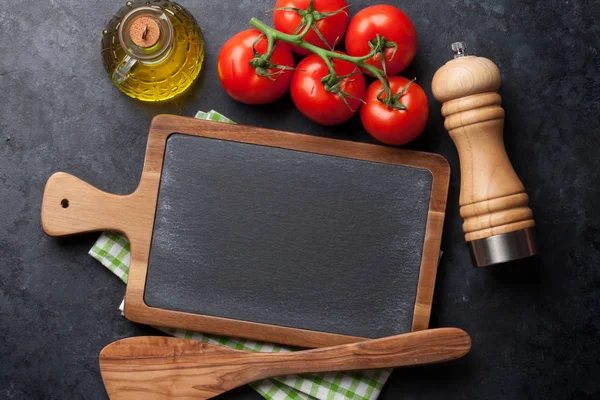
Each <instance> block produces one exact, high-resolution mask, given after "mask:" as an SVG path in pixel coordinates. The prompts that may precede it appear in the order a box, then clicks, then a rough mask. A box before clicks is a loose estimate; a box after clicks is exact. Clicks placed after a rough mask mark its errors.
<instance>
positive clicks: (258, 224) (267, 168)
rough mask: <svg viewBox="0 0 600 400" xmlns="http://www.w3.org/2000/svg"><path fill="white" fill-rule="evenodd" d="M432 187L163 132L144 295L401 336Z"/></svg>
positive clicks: (424, 175) (420, 174) (375, 167)
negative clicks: (162, 158)
mask: <svg viewBox="0 0 600 400" xmlns="http://www.w3.org/2000/svg"><path fill="white" fill-rule="evenodd" d="M432 184H433V176H432V175H431V173H430V172H429V171H427V170H425V169H421V168H408V167H404V166H397V165H389V164H383V163H375V162H369V161H362V160H354V159H350V158H343V157H332V156H325V155H321V154H313V153H306V152H301V151H293V150H287V149H278V148H273V147H266V146H256V145H250V144H245V143H235V142H230V141H224V140H215V139H207V138H199V137H195V136H188V135H172V136H171V137H169V139H168V141H167V147H166V151H165V161H164V164H163V173H162V179H161V182H160V192H159V196H158V206H157V210H156V219H155V224H154V232H153V235H152V248H151V249H150V261H149V264H148V275H147V277H146V290H145V294H144V301H145V302H146V304H148V305H149V306H151V307H157V308H164V309H167V310H174V311H184V312H190V313H195V314H201V315H210V316H215V317H223V318H229V319H236V320H242V321H251V322H259V323H263V324H269V325H278V326H285V327H291V328H298V329H308V330H313V331H319V332H329V333H338V334H341V335H351V336H360V337H368V338H379V337H384V336H392V335H398V334H400V333H406V332H410V330H411V327H412V321H413V313H414V309H415V296H416V293H417V284H418V282H419V271H420V265H421V255H422V253H423V241H424V240H425V227H426V225H427V216H428V212H429V200H430V198H431V191H432ZM401 187H403V188H406V190H398V188H401Z"/></svg>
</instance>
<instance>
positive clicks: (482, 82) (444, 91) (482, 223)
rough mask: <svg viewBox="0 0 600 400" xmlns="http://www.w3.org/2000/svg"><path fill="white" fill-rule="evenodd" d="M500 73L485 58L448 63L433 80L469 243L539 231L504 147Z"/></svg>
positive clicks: (466, 58)
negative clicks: (454, 158) (455, 157)
mask: <svg viewBox="0 0 600 400" xmlns="http://www.w3.org/2000/svg"><path fill="white" fill-rule="evenodd" d="M500 85H501V79H500V71H499V70H498V67H497V66H496V65H495V64H494V63H493V62H492V61H490V60H488V59H486V58H483V57H473V56H469V57H463V58H457V59H454V60H452V61H449V62H448V63H447V64H446V65H445V66H443V67H442V68H440V69H439V70H438V72H437V73H436V74H435V76H434V78H433V84H432V89H433V94H434V95H435V97H436V98H437V99H438V100H439V101H441V102H443V103H444V104H443V106H442V115H443V116H444V117H445V118H446V121H445V124H444V126H445V127H446V129H447V130H448V132H449V133H450V136H451V137H452V140H453V141H454V143H455V144H456V147H457V149H458V152H459V156H460V169H461V190H460V205H461V215H462V217H463V218H464V224H463V230H464V232H465V238H466V240H467V241H472V240H478V239H484V238H487V237H490V236H494V235H500V234H504V233H509V232H514V231H518V230H521V229H525V228H530V227H533V226H535V222H534V220H533V213H532V212H531V209H530V208H529V207H528V203H529V198H528V197H527V194H526V193H525V188H524V187H523V184H522V183H521V181H520V180H519V177H518V176H517V174H516V173H515V171H514V169H513V167H512V165H511V163H510V160H509V159H508V155H507V154H506V150H505V147H504V133H503V131H504V109H503V108H502V106H501V104H502V98H501V97H500V95H499V94H498V93H496V91H497V90H498V89H499V88H500Z"/></svg>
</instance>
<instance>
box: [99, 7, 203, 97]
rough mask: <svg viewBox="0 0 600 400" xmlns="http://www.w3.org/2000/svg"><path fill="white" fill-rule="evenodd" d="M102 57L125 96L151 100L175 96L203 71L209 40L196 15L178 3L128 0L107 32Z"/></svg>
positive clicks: (104, 37) (113, 80) (107, 27)
mask: <svg viewBox="0 0 600 400" xmlns="http://www.w3.org/2000/svg"><path fill="white" fill-rule="evenodd" d="M102 60H103V63H104V69H105V70H106V72H107V73H108V75H109V77H110V79H111V80H112V82H113V83H114V84H115V86H116V87H117V88H119V90H121V91H122V92H123V93H125V94H126V95H128V96H130V97H132V98H135V99H139V100H142V101H146V102H162V101H167V100H172V99H175V98H177V97H179V96H181V95H183V94H184V93H185V92H187V90H188V89H189V88H190V87H191V86H192V85H193V83H194V82H195V80H196V79H197V78H198V76H199V75H200V70H201V69H202V62H203V61H204V39H203V37H202V31H201V30H200V27H199V26H198V24H197V22H196V20H195V19H194V17H193V16H192V14H190V13H189V12H188V11H187V10H186V9H185V8H183V7H181V6H180V5H179V4H177V3H175V2H172V1H168V0H155V1H135V2H132V1H128V2H127V3H126V5H125V6H124V7H122V8H121V9H120V10H119V11H118V12H117V13H116V14H115V16H114V17H113V18H112V19H111V21H110V22H109V23H108V25H107V26H106V29H105V30H104V32H103V37H102Z"/></svg>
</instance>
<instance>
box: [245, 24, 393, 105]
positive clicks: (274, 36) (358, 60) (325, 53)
mask: <svg viewBox="0 0 600 400" xmlns="http://www.w3.org/2000/svg"><path fill="white" fill-rule="evenodd" d="M309 18H310V19H311V20H312V17H309ZM311 25H312V21H311V23H310V24H307V25H306V28H305V29H304V31H303V32H301V33H299V34H298V35H289V34H287V33H283V32H280V31H278V30H276V29H274V28H271V27H270V26H269V25H267V24H265V23H264V22H262V21H261V20H259V19H258V18H252V19H251V20H250V26H252V27H253V28H256V29H258V30H259V31H261V32H262V33H263V34H264V35H265V36H266V37H267V39H268V40H269V44H271V41H276V40H281V41H282V42H286V43H290V44H293V45H294V46H297V47H300V48H303V49H305V50H308V51H310V52H311V53H314V54H316V55H318V56H319V57H321V58H322V59H323V61H324V62H325V64H326V65H327V68H329V71H330V73H329V76H328V77H327V80H328V82H329V83H331V82H333V81H334V80H335V79H336V73H335V68H334V66H333V63H332V62H331V59H332V58H335V59H338V60H342V61H347V62H349V63H352V64H354V65H356V66H357V67H359V68H362V69H364V70H366V71H368V72H370V73H371V74H372V75H373V76H375V77H376V78H377V79H378V80H379V81H380V82H381V84H382V86H383V89H384V91H385V93H386V104H387V102H390V101H391V99H392V91H391V89H390V86H389V84H388V82H387V80H386V79H385V77H384V72H383V71H382V70H380V69H379V68H376V67H374V66H372V65H370V64H367V63H366V61H367V60H368V59H370V58H371V57H373V56H374V55H376V54H377V53H378V52H379V49H378V48H376V47H375V48H373V49H372V50H371V52H370V53H369V54H367V55H365V56H362V57H352V56H349V55H347V54H341V53H337V52H335V51H330V50H325V49H322V48H320V47H317V46H315V45H313V44H311V43H308V42H305V41H304V40H302V39H303V38H304V36H306V34H307V33H308V30H309V29H310V27H311ZM271 52H272V49H271ZM267 54H269V55H268V56H267ZM267 54H265V55H264V56H263V57H264V58H265V59H268V58H269V57H270V56H271V54H270V53H268V52H267ZM388 105H389V104H388Z"/></svg>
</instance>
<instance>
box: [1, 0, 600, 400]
mask: <svg viewBox="0 0 600 400" xmlns="http://www.w3.org/2000/svg"><path fill="white" fill-rule="evenodd" d="M122 3H123V2H121V1H116V0H107V1H102V2H99V1H98V2H82V1H75V0H53V1H35V0H26V1H22V2H19V3H12V4H11V5H10V6H7V5H5V4H3V5H2V7H1V8H0V94H1V95H0V149H1V150H0V151H1V156H0V185H1V189H0V204H1V207H2V213H0V239H1V243H2V245H1V246H0V260H1V261H0V264H1V267H0V360H1V363H2V368H0V397H2V398H9V399H29V398H32V399H33V398H35V399H37V398H86V399H105V398H106V394H105V391H104V388H103V385H102V381H101V378H100V374H99V370H98V360H97V355H98V352H99V351H100V349H101V348H102V347H103V346H105V345H106V344H108V343H110V342H112V341H114V340H117V339H120V338H124V337H129V336H135V335H144V334H156V332H155V331H153V330H152V329H151V328H147V327H144V326H140V325H136V324H133V323H131V322H129V321H127V320H125V319H124V318H122V317H121V316H120V314H119V312H118V311H117V310H116V308H117V306H118V305H119V303H120V301H121V299H122V297H123V294H124V290H125V287H124V285H122V284H120V283H119V281H118V280H117V279H116V278H115V276H113V275H112V274H111V273H110V272H109V271H108V270H106V269H105V268H104V267H102V266H101V265H100V264H99V263H97V262H96V261H94V260H93V259H92V258H91V257H89V256H88V255H87V250H88V249H89V248H90V247H91V245H92V243H93V242H94V240H95V239H96V238H97V234H87V235H81V236H77V237H72V238H67V239H55V238H50V237H47V236H46V235H45V234H44V233H43V232H42V230H41V227H40V220H39V219H40V217H39V215H40V202H41V197H42V189H43V187H44V184H45V181H46V179H47V178H48V177H49V176H50V175H51V174H52V173H53V172H55V171H66V172H69V173H72V174H73V175H76V176H78V177H80V178H82V179H83V180H85V181H87V182H89V183H91V184H93V185H95V186H97V187H99V188H101V189H103V190H106V191H109V192H113V193H123V194H124V193H129V192H131V191H133V190H134V189H135V187H136V185H137V183H138V180H139V177H140V174H141V169H142V163H143V157H144V152H145V145H146V134H147V130H148V125H149V123H150V120H151V118H152V117H153V116H154V115H156V114H158V113H173V114H180V115H188V116H192V115H193V114H194V113H195V112H196V111H197V110H210V109H215V110H218V111H220V112H222V113H224V114H225V115H227V116H229V117H230V118H232V119H233V120H234V121H236V122H239V123H243V124H249V125H256V126H262V127H268V128H273V129H280V130H287V131H293V132H303V133H308V134H312V135H319V136H326V137H333V138H339V139H345V140H353V141H364V142H374V141H373V140H372V139H371V138H370V137H369V136H368V135H367V134H366V133H365V132H364V130H363V129H362V128H361V127H360V122H359V121H358V120H357V119H356V118H355V119H353V120H352V121H351V122H349V123H347V124H345V125H342V126H339V127H334V128H324V127H320V126H317V125H315V124H313V123H311V122H310V121H308V120H307V119H305V118H304V117H302V116H301V115H300V114H299V112H298V111H296V110H295V109H294V107H293V105H292V103H291V100H290V99H289V96H287V97H285V98H284V99H283V100H282V101H279V102H277V103H275V104H273V105H268V106H263V107H251V106H245V105H242V104H238V103H235V102H233V101H232V100H231V99H230V98H228V97H227V96H226V95H225V93H224V92H223V91H222V90H221V89H220V86H219V83H218V79H217V74H216V65H215V64H216V56H217V54H218V51H219V48H220V46H221V45H222V44H223V43H224V41H225V40H226V39H228V38H229V37H230V36H232V35H233V34H234V33H236V32H238V31H240V30H242V29H245V27H246V26H247V22H248V20H249V19H250V18H251V17H252V16H258V17H260V18H262V19H264V20H268V19H269V18H270V17H268V16H265V14H264V11H265V10H267V9H269V8H271V7H272V6H273V1H266V0H261V1H256V0H241V1H217V0H210V1H194V0H182V1H181V3H182V4H183V5H184V6H186V7H187V8H188V9H189V10H190V11H191V12H192V13H193V14H194V15H195V16H196V18H197V19H198V21H199V23H200V25H201V27H202V28H203V31H204V35H205V39H206V41H207V49H206V50H207V53H206V63H205V67H204V68H205V69H204V72H203V73H202V76H201V79H200V82H199V83H198V84H197V86H196V87H195V89H194V90H193V92H192V94H191V95H190V96H189V97H187V98H186V99H184V100H182V101H179V102H177V103H174V104H170V105H162V106H148V105H145V104H142V103H139V102H136V101H133V100H131V99H129V98H127V97H126V96H124V95H122V94H121V93H120V92H119V91H118V90H116V89H115V88H114V87H113V86H112V84H111V83H110V81H109V80H108V78H107V77H106V76H105V73H104V70H103V67H102V63H101V59H100V55H99V50H100V37H101V32H102V29H103V28H104V26H105V24H106V23H107V22H108V20H109V18H110V16H111V15H112V13H114V12H115V11H116V10H117V9H118V8H119V7H120V6H121V5H122ZM351 3H352V4H351V6H352V8H351V10H352V13H355V12H356V11H357V10H358V9H360V8H362V7H364V6H367V5H370V4H373V3H379V2H375V1H366V0H363V1H360V0H356V1H352V2H351ZM389 3H392V4H395V5H398V6H399V7H400V8H401V9H403V10H404V11H405V12H406V13H407V14H408V15H409V16H410V17H411V19H412V20H413V21H414V23H415V25H416V27H417V31H418V33H419V44H420V49H419V52H418V54H417V57H416V59H415V61H414V63H413V65H412V66H411V67H410V68H409V70H408V71H407V72H406V74H407V76H409V77H413V76H417V77H418V79H419V83H420V84H421V85H422V86H423V87H424V88H425V89H426V91H427V93H428V94H429V95H430V106H431V118H430V122H429V125H428V127H427V129H426V131H425V133H424V134H423V135H422V137H421V138H419V139H418V140H417V141H416V142H414V143H413V144H411V145H410V146H408V147H409V148H414V149H419V150H424V151H431V152H436V153H440V154H442V155H444V156H445V157H446V158H447V159H448V161H449V162H450V165H451V167H452V172H453V174H452V180H451V187H450V195H449V202H448V212H447V218H446V224H445V231H444V243H443V246H442V248H443V250H444V252H445V253H444V257H443V260H442V263H441V266H440V268H439V273H438V280H437V286H436V294H435V300H434V305H433V314H432V321H431V326H432V327H440V326H457V327H460V328H463V329H465V330H466V331H467V332H469V333H470V334H471V335H472V339H473V349H472V351H471V353H470V354H469V355H468V356H467V357H465V358H464V359H462V360H459V361H456V362H453V363H451V364H447V365H438V366H432V367H421V368H413V369H404V370H397V371H396V372H395V373H394V374H393V376H392V378H391V380H390V383H389V385H388V386H387V387H386V388H385V390H384V392H383V394H382V396H381V399H382V400H392V399H399V398H409V399H448V398H469V399H470V398H485V399H508V398H510V399H516V398H523V399H526V398H556V399H568V398H572V399H575V398H577V399H579V398H598V397H599V396H600V383H599V381H598V376H600V365H599V361H598V351H599V350H600V334H599V333H600V332H599V329H600V321H599V319H598V318H597V317H598V315H599V314H600V296H599V290H600V268H599V266H600V211H599V210H600V185H599V182H600V161H599V158H598V157H599V155H600V151H599V148H600V135H599V133H600V123H599V120H600V111H599V105H600V100H599V95H600V78H599V76H598V71H599V68H598V66H599V56H598V44H599V43H600V33H599V31H598V25H597V21H596V20H595V19H594V16H598V15H600V2H599V1H597V0H591V1H583V0H570V1H558V0H546V1H541V0H538V1H529V2H521V1H518V0H485V1H474V0H463V1H460V0H447V1H435V0H423V1H418V2H413V1H397V0H396V1H389ZM456 40H464V41H466V42H467V43H468V45H469V47H470V49H471V50H472V51H473V52H475V53H476V54H477V55H481V56H485V57H488V58H491V59H492V60H494V61H495V62H496V63H497V64H498V66H499V67H500V70H501V71H502V75H503V87H502V89H501V91H500V94H501V95H502V96H503V99H504V107H505V109H506V113H507V119H506V130H505V134H506V147H507V150H508V153H509V155H510V158H511V160H512V161H513V164H514V166H515V169H516V170H517V172H518V174H519V175H520V177H521V179H522V181H523V182H524V184H525V187H526V188H527V189H528V193H529V195H530V199H531V200H530V205H531V208H532V209H533V211H534V214H535V217H536V220H537V224H538V227H537V231H538V237H539V241H540V247H541V253H542V254H541V256H539V257H538V258H536V259H532V260H527V261H523V262H518V263H515V264H513V265H510V266H503V267H498V268H488V269H475V268H473V267H472V265H471V261H470V259H469V254H468V249H467V246H466V244H465V243H464V242H463V235H462V231H461V223H462V221H461V219H460V217H459V214H458V208H459V207H458V195H459V185H460V177H459V162H458V156H457V153H456V150H455V148H454V145H453V143H452V141H451V140H450V138H449V137H448V135H447V134H446V132H445V131H444V129H443V120H442V117H441V115H440V105H439V104H438V103H437V102H436V101H435V99H434V98H433V96H431V90H430V88H431V79H432V77H433V74H434V72H435V71H436V70H437V68H439V67H440V66H441V65H442V64H443V63H445V62H446V61H447V60H448V59H449V58H450V57H451V54H450V51H449V45H450V43H451V42H453V41H456ZM220 398H222V399H229V400H232V399H260V398H261V397H260V396H258V395H257V394H255V393H254V392H253V391H252V390H251V389H249V388H247V387H246V388H241V389H239V390H236V391H233V392H231V393H228V394H226V395H223V396H222V397H220Z"/></svg>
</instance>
